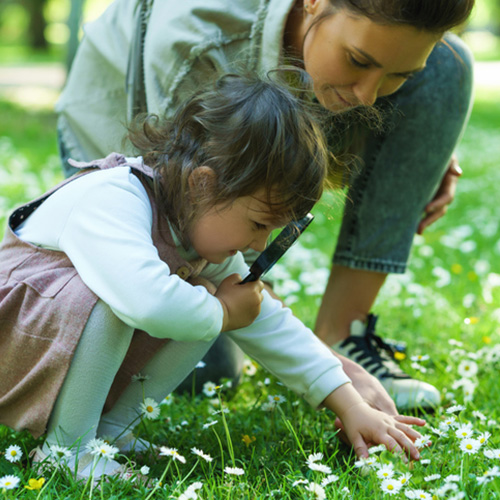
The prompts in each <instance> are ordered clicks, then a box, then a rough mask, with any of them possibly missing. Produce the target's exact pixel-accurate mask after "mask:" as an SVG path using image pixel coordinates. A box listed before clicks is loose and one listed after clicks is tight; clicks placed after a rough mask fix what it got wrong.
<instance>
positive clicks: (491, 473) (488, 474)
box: [476, 465, 500, 484]
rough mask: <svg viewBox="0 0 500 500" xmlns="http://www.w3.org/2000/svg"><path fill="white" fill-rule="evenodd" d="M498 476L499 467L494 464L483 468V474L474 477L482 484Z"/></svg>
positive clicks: (499, 473)
mask: <svg viewBox="0 0 500 500" xmlns="http://www.w3.org/2000/svg"><path fill="white" fill-rule="evenodd" d="M498 476H500V469H499V468H498V467H497V466H496V465H495V467H492V468H491V469H488V470H485V471H484V473H483V475H482V476H477V477H476V479H477V482H478V483H479V484H483V483H489V482H490V481H493V479H494V478H495V477H498Z"/></svg>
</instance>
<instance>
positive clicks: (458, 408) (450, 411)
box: [446, 405, 465, 413]
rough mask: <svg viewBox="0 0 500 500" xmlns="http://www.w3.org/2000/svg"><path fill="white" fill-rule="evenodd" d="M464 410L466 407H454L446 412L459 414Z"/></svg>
mask: <svg viewBox="0 0 500 500" xmlns="http://www.w3.org/2000/svg"><path fill="white" fill-rule="evenodd" d="M462 410H465V406H464V405H454V406H450V407H449V408H448V409H447V410H446V413H458V412H460V411H462Z"/></svg>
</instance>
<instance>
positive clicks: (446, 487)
mask: <svg viewBox="0 0 500 500" xmlns="http://www.w3.org/2000/svg"><path fill="white" fill-rule="evenodd" d="M457 490H458V485H457V484H456V483H450V482H448V483H446V482H445V483H444V484H443V486H441V487H440V488H438V489H437V490H436V495H437V496H439V497H444V496H446V495H447V494H448V493H449V492H450V491H457Z"/></svg>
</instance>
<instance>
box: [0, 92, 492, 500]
mask: <svg viewBox="0 0 500 500" xmlns="http://www.w3.org/2000/svg"><path fill="white" fill-rule="evenodd" d="M499 116H500V99H499V97H498V92H497V93H496V94H495V92H493V91H491V92H486V91H484V92H480V93H478V96H477V99H476V104H475V108H474V112H473V115H472V118H471V123H470V126H469V128H468V130H467V133H466V135H465V137H464V140H463V143H462V145H461V147H460V150H459V155H460V164H461V166H462V168H463V169H464V175H463V178H462V179H461V180H460V188H459V192H458V195H457V199H456V201H455V203H454V204H453V207H452V208H451V209H450V210H449V213H448V214H447V215H446V217H445V218H443V219H442V220H441V221H439V222H438V223H437V224H435V225H434V226H432V227H431V228H430V229H429V230H428V231H427V232H426V234H425V235H424V236H423V237H418V238H416V240H415V245H414V249H413V255H412V259H411V265H410V270H409V271H408V273H407V274H405V275H404V276H394V277H391V278H390V279H389V281H388V283H387V285H386V286H385V288H384V290H383V293H382V295H381V296H380V297H379V300H378V302H377V304H376V307H375V309H374V310H375V312H376V313H377V314H380V317H381V319H380V321H379V330H380V333H383V335H385V336H388V337H391V338H398V339H402V340H405V341H406V342H407V343H408V346H409V350H408V357H407V358H406V359H405V360H403V361H402V365H403V368H404V369H405V370H406V371H407V372H409V373H411V374H412V375H414V376H416V377H423V378H425V379H426V380H428V381H429V382H431V383H433V384H435V385H436V386H437V387H439V388H440V389H441V390H442V392H443V394H444V401H443V406H442V408H441V409H440V410H439V411H438V412H437V413H436V414H434V415H427V419H428V426H427V428H425V429H424V431H423V432H424V433H425V434H426V435H428V440H429V441H431V442H432V445H431V446H430V447H427V448H424V449H422V456H423V460H422V461H421V462H420V463H415V464H412V465H411V466H406V465H404V464H403V462H402V461H401V460H400V459H397V458H394V457H392V456H391V455H389V454H388V453H387V452H380V451H376V452H374V454H373V462H374V464H378V465H379V466H380V465H384V464H385V466H386V467H385V468H380V467H376V466H375V465H370V464H369V463H367V464H364V465H363V464H360V463H356V459H355V457H354V456H353V455H352V453H350V450H349V449H348V448H346V447H345V446H344V445H341V444H339V441H338V440H337V438H336V437H335V429H334V426H333V420H334V419H333V417H332V415H331V414H329V413H328V412H326V411H319V412H315V411H313V410H312V409H310V408H309V407H308V406H307V405H306V404H305V403H304V402H303V401H302V400H300V399H299V398H298V397H296V396H295V395H293V394H292V393H290V392H289V391H288V390H287V389H286V388H285V387H283V386H282V385H280V384H279V383H278V382H277V381H276V380H274V379H268V378H267V377H268V375H267V374H266V373H265V372H263V370H261V369H257V372H256V373H255V374H252V372H253V369H252V368H253V365H250V364H249V365H248V367H247V368H248V371H247V374H245V375H244V378H243V382H242V384H241V386H240V387H239V388H238V390H236V391H235V390H234V389H233V390H231V389H227V388H223V389H221V390H219V394H220V396H221V399H222V404H223V407H224V408H226V409H227V413H221V412H220V409H221V405H220V401H219V399H218V398H217V397H215V399H214V396H205V395H202V396H196V397H191V396H186V395H184V396H179V395H174V396H172V397H170V398H169V399H168V400H167V401H165V402H163V404H162V411H161V418H160V419H159V420H156V421H147V422H146V421H144V422H143V424H141V425H140V426H139V428H138V429H137V431H138V432H139V433H140V434H142V435H143V436H145V437H147V438H148V439H149V440H150V441H151V442H152V443H154V444H156V445H159V446H167V447H171V448H177V450H178V453H179V454H180V455H182V456H184V457H185V459H186V463H185V464H184V463H182V462H180V461H173V459H172V457H168V456H167V457H158V456H157V455H148V454H146V455H145V456H141V457H134V456H133V455H131V456H130V457H129V458H130V459H132V460H134V461H135V462H136V463H137V468H140V467H141V466H144V465H147V466H149V467H150V471H149V473H148V476H149V477H150V478H151V485H149V486H148V487H146V486H144V485H140V484H138V483H137V482H130V481H129V482H119V481H111V482H109V483H106V484H104V485H101V488H100V490H92V491H91V490H90V488H89V487H88V486H87V489H86V490H85V491H84V485H83V484H82V483H76V482H75V481H74V480H73V479H72V477H71V476H70V475H69V474H68V473H66V472H65V471H64V470H61V471H52V470H50V469H49V470H45V471H39V470H37V469H36V468H34V467H32V465H31V461H30V459H29V458H28V454H29V451H30V450H31V449H32V448H34V447H35V446H36V444H37V441H35V440H34V439H33V438H31V437H30V436H28V435H27V434H18V433H15V432H13V431H10V430H9V429H7V428H5V427H0V452H3V451H5V450H6V449H7V448H8V447H9V446H11V445H18V446H20V448H21V451H22V457H21V460H20V461H19V462H13V463H11V462H10V461H8V460H7V459H6V457H5V456H1V455H0V482H1V481H2V479H1V478H5V476H8V475H13V476H15V477H17V478H19V485H18V487H16V488H13V489H5V490H4V491H3V494H4V496H5V497H6V498H60V499H63V498H71V499H73V498H74V499H77V498H81V497H83V498H86V497H91V496H94V497H101V498H165V499H167V498H179V497H181V498H203V499H222V498H224V499H225V498H228V499H229V498H233V499H245V498H247V499H257V498H290V499H291V498H325V497H324V496H323V494H326V498H354V499H357V498H382V497H384V496H386V495H392V494H394V496H395V497H401V498H402V497H405V495H406V497H408V498H432V495H434V496H436V497H443V498H469V499H476V498H490V497H493V498H494V497H496V496H497V495H498V494H499V493H500V479H498V477H496V476H497V475H498V474H500V469H499V468H498V467H499V466H500V435H499V430H498V421H500V415H499V410H498V369H499V366H500V342H499V340H500V271H499V266H498V260H499V258H500V241H499V221H500V204H499V203H498V194H497V193H498V188H497V186H498V185H499V184H500V168H499V161H500V141H499V140H498V137H499V134H500V121H499V119H498V117H499ZM0 117H1V120H0V229H1V231H2V233H3V229H4V227H5V218H6V216H7V214H8V213H9V212H10V211H11V210H12V208H13V207H15V206H16V205H18V204H19V203H21V202H22V201H25V200H29V199H30V198H32V197H34V196H36V195H37V194H39V193H41V192H43V190H45V189H46V188H48V187H50V186H52V185H53V184H55V183H56V182H57V181H58V180H60V179H61V178H62V176H61V174H60V171H59V164H58V158H57V152H56V143H55V119H54V117H53V115H52V114H51V113H48V112H47V113H44V112H31V113H30V112H28V111H27V110H25V109H21V108H19V107H17V106H15V105H12V104H9V103H7V102H0ZM332 206H333V207H334V208H333V209H332ZM339 209H340V202H339V201H338V200H337V197H336V196H332V195H330V194H329V195H326V196H325V198H324V200H323V202H322V203H321V204H320V205H319V206H318V207H317V208H316V209H315V213H316V220H315V222H314V225H313V226H312V227H311V228H310V229H308V231H307V233H305V234H304V236H303V237H302V238H301V241H300V243H299V244H297V245H296V246H295V247H294V248H293V249H292V251H291V252H290V253H289V255H288V256H287V258H286V259H285V261H284V262H283V263H281V264H280V265H279V266H278V267H277V268H276V270H275V271H274V273H273V274H274V277H275V280H276V282H277V284H276V286H277V289H278V290H279V291H280V292H281V293H282V294H283V295H284V296H285V297H286V300H287V301H288V302H289V303H290V304H291V307H292V308H293V309H294V311H295V312H296V314H297V315H298V316H299V317H300V318H302V319H303V320H304V321H305V322H306V324H308V325H309V326H313V323H314V318H315V312H316V309H317V306H318V303H319V300H320V297H321V292H322V288H323V286H324V283H325V280H326V279H327V276H328V266H329V261H330V255H331V252H332V249H333V241H332V237H331V234H332V233H336V231H337V227H338V224H337V221H338V219H339V217H340V210H339ZM3 369H6V367H3ZM202 369H203V368H199V370H202ZM476 371H477V373H476ZM137 383H138V382H137ZM146 396H147V394H146ZM282 399H283V402H281V403H280V402H279V401H281V400H282ZM276 400H278V402H276ZM456 405H463V407H464V409H461V408H462V406H456ZM447 409H449V410H451V412H447ZM455 419H456V420H455ZM214 422H215V423H214ZM212 423H213V425H212ZM466 423H469V424H470V430H468V429H469V428H466V427H464V428H461V433H462V434H470V437H471V438H473V440H472V441H464V438H460V437H457V435H456V431H457V429H458V427H457V426H458V424H466ZM481 436H482V441H483V442H482V443H479V442H478V440H479V438H480V437H481ZM193 447H196V448H198V449H201V450H203V452H204V453H205V454H208V455H210V456H211V457H212V458H213V461H211V462H208V461H206V460H205V459H203V458H202V457H199V456H197V455H195V454H193V453H192V451H191V449H192V448H193ZM476 447H479V448H478V449H477V450H476ZM313 453H322V454H323V455H322V456H321V457H319V456H317V457H311V459H310V460H309V461H307V459H308V457H309V455H310V454H313ZM119 460H120V461H122V462H125V460H126V457H121V458H119ZM314 464H316V465H314ZM360 465H363V467H360ZM227 466H229V467H236V468H240V469H242V470H243V471H244V474H243V475H235V474H230V473H227V472H223V471H224V468H225V467H227ZM391 467H392V468H391ZM166 468H168V470H167V472H166V474H165V475H164V477H163V479H162V481H161V484H157V481H156V480H157V479H159V478H160V477H161V476H162V474H163V473H164V471H165V469H166ZM328 468H330V469H331V473H329V472H328ZM317 469H319V470H317ZM405 474H406V475H405ZM485 474H486V475H485ZM41 477H43V478H45V484H44V485H43V486H42V485H41V482H40V483H39V484H35V483H33V482H32V486H33V487H35V488H36V487H38V486H42V488H43V489H42V490H37V489H35V490H27V489H25V488H24V486H25V485H29V484H28V481H29V479H39V478H41ZM390 477H392V479H397V480H398V482H391V481H389V480H388V479H390ZM384 478H385V479H386V481H385V482H383V479H384ZM4 482H5V481H4ZM11 482H12V483H15V482H16V480H15V479H11ZM198 482H199V483H201V486H200V484H196V483H198ZM402 482H404V483H405V484H404V486H402V489H401V490H400V491H399V487H400V485H401V483H402ZM0 484H1V483H0ZM193 484H194V486H193ZM321 484H323V486H322V487H320V486H318V485H321ZM190 485H191V487H190ZM198 487H199V489H197V488H198ZM417 490H418V491H417ZM1 492H2V489H1V486H0V495H1V494H2V493H1ZM182 494H184V497H182V496H181V495H182ZM189 495H191V496H189Z"/></svg>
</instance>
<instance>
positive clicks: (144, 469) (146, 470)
mask: <svg viewBox="0 0 500 500" xmlns="http://www.w3.org/2000/svg"><path fill="white" fill-rule="evenodd" d="M149 471H150V468H149V467H148V466H147V465H143V466H142V467H141V468H140V472H141V474H142V475H143V476H147V475H148V474H149Z"/></svg>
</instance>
